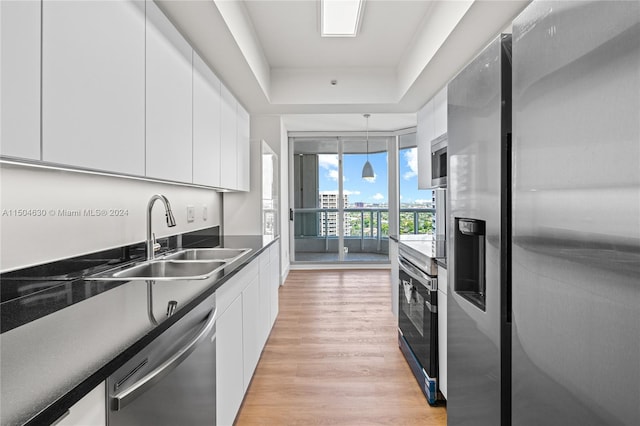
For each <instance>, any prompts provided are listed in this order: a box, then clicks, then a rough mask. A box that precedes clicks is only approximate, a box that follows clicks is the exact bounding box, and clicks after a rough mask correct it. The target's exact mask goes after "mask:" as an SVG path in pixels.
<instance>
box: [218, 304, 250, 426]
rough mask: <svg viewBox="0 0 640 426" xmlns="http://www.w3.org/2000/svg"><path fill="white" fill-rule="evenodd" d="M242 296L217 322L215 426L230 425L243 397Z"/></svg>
mask: <svg viewBox="0 0 640 426" xmlns="http://www.w3.org/2000/svg"><path fill="white" fill-rule="evenodd" d="M242 332H243V330H242V295H238V297H237V298H236V299H235V300H234V301H233V302H232V303H231V305H229V307H228V308H227V310H226V311H224V313H222V315H220V316H219V317H218V320H217V321H216V336H217V337H216V423H217V424H219V425H232V424H233V420H234V419H235V418H236V414H237V413H238V409H239V408H240V404H242V398H243V397H244V385H243V383H244V379H243V375H244V365H243V362H242Z"/></svg>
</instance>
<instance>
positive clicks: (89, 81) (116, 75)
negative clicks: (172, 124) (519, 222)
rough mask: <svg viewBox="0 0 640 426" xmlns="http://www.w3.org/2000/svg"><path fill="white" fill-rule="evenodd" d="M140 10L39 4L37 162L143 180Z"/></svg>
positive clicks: (124, 5)
mask: <svg viewBox="0 0 640 426" xmlns="http://www.w3.org/2000/svg"><path fill="white" fill-rule="evenodd" d="M3 3H4V2H3ZM144 6H145V5H144V2H142V1H132V0H125V1H102V2H94V1H86V2H85V1H55V0H45V1H44V2H43V4H42V40H43V44H42V147H43V156H42V160H44V161H48V162H53V163H61V164H68V165H74V166H80V167H88V168H93V169H100V170H107V171H112V172H118V173H127V174H136V175H143V174H144V155H145V152H144V132H145V128H144V109H145V99H144V78H145V73H144V66H145V64H144V49H145V11H144ZM3 24H4V18H3ZM3 31H4V30H3ZM3 48H4V41H3ZM3 67H4V58H3ZM3 73H4V68H3ZM3 78H4V76H3ZM34 87H37V85H34ZM2 96H3V98H4V96H5V94H4V87H3V95H2ZM3 109H4V108H3ZM3 121H4V120H3ZM3 126H4V122H3ZM3 132H4V130H3Z"/></svg>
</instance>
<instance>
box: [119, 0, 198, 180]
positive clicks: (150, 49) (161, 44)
mask: <svg viewBox="0 0 640 426" xmlns="http://www.w3.org/2000/svg"><path fill="white" fill-rule="evenodd" d="M146 5H147V31H146V34H147V44H146V47H147V50H146V65H147V68H146V87H147V92H146V100H147V102H146V112H147V114H146V116H147V121H146V129H147V139H146V155H147V156H146V175H147V176H149V177H154V178H160V179H168V180H173V181H178V182H192V180H193V176H192V96H191V95H192V57H191V56H192V49H191V46H190V45H189V43H187V41H186V40H185V39H184V37H182V35H181V34H180V33H179V32H178V30H177V29H176V28H175V27H174V26H173V24H171V22H170V21H169V19H168V18H167V17H166V16H165V15H164V14H163V13H162V11H161V10H160V9H159V8H158V6H157V5H156V4H155V3H154V2H153V1H152V0H147V2H146ZM114 28H115V27H114ZM112 32H113V28H112V29H111V31H110V34H111V33H112Z"/></svg>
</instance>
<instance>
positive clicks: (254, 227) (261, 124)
mask: <svg viewBox="0 0 640 426" xmlns="http://www.w3.org/2000/svg"><path fill="white" fill-rule="evenodd" d="M263 140H264V141H265V142H267V144H269V146H270V147H271V149H273V151H274V152H275V153H276V154H277V155H278V161H279V162H280V194H279V199H280V218H281V220H280V241H281V244H280V258H281V262H282V264H281V268H280V270H281V272H282V273H283V275H284V276H286V273H287V271H288V270H289V222H288V217H289V159H288V153H289V149H288V146H289V145H288V140H287V130H286V129H285V127H284V124H283V121H282V117H281V116H280V115H252V116H251V189H250V191H249V192H236V193H233V192H228V193H225V194H224V221H223V232H224V234H226V235H252V234H253V235H260V234H262V198H261V194H262V149H261V144H262V141H263Z"/></svg>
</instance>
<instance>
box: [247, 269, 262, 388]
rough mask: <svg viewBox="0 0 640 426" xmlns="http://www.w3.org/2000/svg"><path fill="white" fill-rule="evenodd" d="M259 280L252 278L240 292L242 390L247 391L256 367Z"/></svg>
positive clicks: (260, 349)
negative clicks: (242, 364)
mask: <svg viewBox="0 0 640 426" xmlns="http://www.w3.org/2000/svg"><path fill="white" fill-rule="evenodd" d="M259 313H260V280H259V279H258V276H257V275H256V276H254V277H253V279H252V280H251V283H250V284H249V285H248V286H247V288H245V289H244V291H243V292H242V347H243V354H242V355H243V356H242V359H243V363H244V389H243V392H246V391H247V388H248V387H249V383H250V382H251V377H252V376H253V372H254V371H255V369H256V365H258V359H259V358H260V352H262V345H260V316H259Z"/></svg>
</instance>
